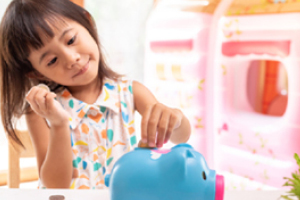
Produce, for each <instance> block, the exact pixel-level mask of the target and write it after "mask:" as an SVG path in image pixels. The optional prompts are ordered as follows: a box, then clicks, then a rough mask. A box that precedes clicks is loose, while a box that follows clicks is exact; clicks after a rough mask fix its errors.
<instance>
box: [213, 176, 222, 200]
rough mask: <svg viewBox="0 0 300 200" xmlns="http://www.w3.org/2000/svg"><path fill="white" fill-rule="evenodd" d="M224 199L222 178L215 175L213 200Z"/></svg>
mask: <svg viewBox="0 0 300 200" xmlns="http://www.w3.org/2000/svg"><path fill="white" fill-rule="evenodd" d="M223 197H224V177H223V176H221V175H216V195H215V200H223Z"/></svg>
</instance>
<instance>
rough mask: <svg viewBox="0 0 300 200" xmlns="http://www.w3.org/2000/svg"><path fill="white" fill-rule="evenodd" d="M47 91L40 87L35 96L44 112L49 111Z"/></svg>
mask: <svg viewBox="0 0 300 200" xmlns="http://www.w3.org/2000/svg"><path fill="white" fill-rule="evenodd" d="M47 93H48V92H47V91H46V90H43V89H42V90H41V89H39V91H38V92H37V93H36V95H35V97H34V101H35V103H36V104H37V105H38V107H39V110H40V111H41V112H42V113H45V112H46V111H47V108H46V95H47Z"/></svg>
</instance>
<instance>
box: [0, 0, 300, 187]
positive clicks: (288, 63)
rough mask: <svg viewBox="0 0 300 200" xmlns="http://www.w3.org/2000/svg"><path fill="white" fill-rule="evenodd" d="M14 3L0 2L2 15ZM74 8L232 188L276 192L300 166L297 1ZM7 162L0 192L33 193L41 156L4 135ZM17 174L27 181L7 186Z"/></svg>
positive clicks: (100, 1) (152, 1) (110, 56)
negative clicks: (182, 124) (185, 124)
mask: <svg viewBox="0 0 300 200" xmlns="http://www.w3.org/2000/svg"><path fill="white" fill-rule="evenodd" d="M9 2H10V0H1V2H0V17H1V16H2V15H3V13H4V11H5V8H6V6H7V5H8V4H9ZM74 2H75V3H77V4H79V5H81V6H83V7H85V8H86V9H87V10H88V11H89V12H90V13H91V14H92V16H93V17H94V19H95V21H96V24H97V28H98V34H99V37H100V41H101V43H102V49H103V51H104V53H105V56H106V59H107V61H108V63H109V66H110V67H111V68H112V69H114V70H115V71H117V72H119V73H122V74H125V75H127V76H128V77H130V78H132V79H135V80H137V81H140V82H142V83H144V84H145V85H146V86H147V87H148V88H149V89H150V90H151V91H152V92H153V93H154V94H155V96H156V97H157V99H158V100H159V101H161V102H162V103H164V104H166V105H168V106H171V107H176V108H180V109H181V110H182V111H183V112H184V113H185V114H186V116H187V117H188V119H189V121H190V123H191V125H192V135H191V138H190V140H189V141H188V143H190V144H191V145H192V146H193V147H194V148H195V149H196V150H197V151H199V152H201V153H202V154H203V155H204V156H205V158H206V160H207V162H208V165H209V167H210V168H213V169H216V171H217V172H218V174H222V175H224V176H225V187H226V189H227V190H274V189H278V188H281V187H282V186H283V184H284V182H285V180H284V177H287V176H290V175H291V172H293V171H295V170H297V165H296V163H295V161H294V158H293V156H294V153H298V154H299V153H300V148H299V145H298V141H300V135H299V132H300V126H299V120H300V119H299V118H300V104H299V101H300V84H299V80H300V79H299V75H300V71H299V66H300V60H299V56H300V48H299V47H300V40H299V34H300V24H299V23H298V22H299V20H300V14H299V11H300V1H299V0H143V1H141V0H122V1H117V0H110V1H107V0H74ZM18 126H19V130H26V126H25V125H24V122H23V121H22V120H20V123H19V125H18ZM136 130H137V135H138V136H139V134H138V133H139V132H140V117H139V116H138V115H136ZM21 133H22V132H21ZM24 140H26V139H24ZM27 140H28V142H29V143H30V139H28V138H27ZM172 145H173V144H170V143H168V144H167V145H166V146H165V148H169V147H171V146H172ZM29 146H30V145H29ZM14 155H16V156H15V157H18V158H19V157H20V167H16V166H19V159H17V161H16V160H13V159H12V158H13V157H14ZM33 156H34V155H33ZM21 157H31V158H21ZM0 158H1V160H2V161H3V162H1V164H0V185H2V187H19V182H21V184H20V187H21V188H36V186H37V183H36V180H37V178H38V177H37V173H36V167H34V165H35V158H34V157H32V154H30V153H29V152H25V153H24V152H22V151H21V150H16V147H15V146H12V145H11V143H10V142H8V141H7V138H6V136H5V134H4V132H3V131H2V132H0ZM11 168H12V169H11ZM13 168H16V169H13ZM19 168H21V174H17V176H14V178H15V179H16V177H21V179H20V180H16V182H14V183H11V184H9V185H7V175H8V177H9V180H10V178H12V175H10V174H11V173H8V172H9V171H10V169H11V170H17V171H19V170H20V169H19ZM18 173H19V172H18ZM26 175H27V176H26ZM17 179H18V178H17Z"/></svg>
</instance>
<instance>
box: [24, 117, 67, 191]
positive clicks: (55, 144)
mask: <svg viewBox="0 0 300 200" xmlns="http://www.w3.org/2000/svg"><path fill="white" fill-rule="evenodd" d="M26 122H27V126H28V130H29V132H30V135H31V139H32V142H33V145H34V148H35V152H36V157H37V164H38V170H39V176H40V179H41V181H42V183H43V185H44V186H46V187H47V188H69V187H70V183H71V180H72V171H73V166H72V149H71V139H70V129H69V125H68V124H65V125H61V126H52V127H51V128H49V127H48V125H47V123H46V121H45V119H44V118H42V117H41V116H39V115H37V114H36V113H35V112H33V111H32V112H30V113H29V114H27V115H26Z"/></svg>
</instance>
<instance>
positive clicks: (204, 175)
mask: <svg viewBox="0 0 300 200" xmlns="http://www.w3.org/2000/svg"><path fill="white" fill-rule="evenodd" d="M202 178H203V180H206V174H205V172H204V171H203V172H202Z"/></svg>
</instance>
